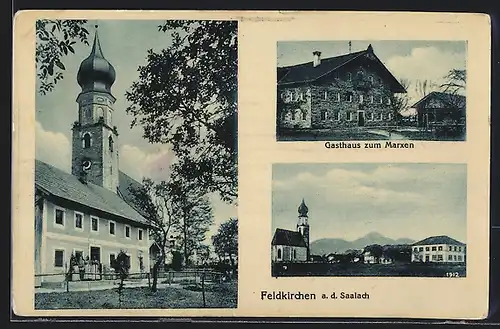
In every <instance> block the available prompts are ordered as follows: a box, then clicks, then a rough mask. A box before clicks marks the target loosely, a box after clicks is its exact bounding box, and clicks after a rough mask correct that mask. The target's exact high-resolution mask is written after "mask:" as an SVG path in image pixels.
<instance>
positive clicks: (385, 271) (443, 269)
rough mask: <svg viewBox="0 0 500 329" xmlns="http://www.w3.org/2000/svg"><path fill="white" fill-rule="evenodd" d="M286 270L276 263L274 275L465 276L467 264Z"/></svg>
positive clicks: (355, 265)
mask: <svg viewBox="0 0 500 329" xmlns="http://www.w3.org/2000/svg"><path fill="white" fill-rule="evenodd" d="M286 266H287V269H286V271H279V269H280V267H282V264H274V266H273V271H274V272H273V276H393V277H446V275H447V274H446V273H457V274H458V275H457V276H458V277H465V275H466V268H465V265H457V264H437V263H427V264H424V263H394V264H358V263H349V264H340V263H336V264H330V263H312V264H311V263H302V264H301V263H295V264H286ZM278 271H279V272H278Z"/></svg>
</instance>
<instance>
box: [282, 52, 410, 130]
mask: <svg viewBox="0 0 500 329" xmlns="http://www.w3.org/2000/svg"><path fill="white" fill-rule="evenodd" d="M277 92H278V95H277V128H278V131H279V130H280V129H292V130H294V129H324V128H328V129H339V130H343V129H349V128H355V127H389V126H394V125H395V124H396V121H395V120H396V117H395V110H394V104H395V100H394V99H395V98H394V97H395V96H394V95H395V94H396V93H406V90H405V88H404V87H403V86H402V85H401V83H400V82H399V81H398V80H397V79H396V78H395V77H394V76H393V75H392V73H391V72H390V71H389V70H388V69H387V67H386V66H385V65H384V64H383V63H382V61H380V59H379V58H378V57H377V56H376V55H375V53H374V51H373V48H372V46H371V45H369V46H368V48H367V49H366V50H363V51H358V52H353V53H349V54H345V55H341V56H336V57H330V58H324V59H323V58H321V52H319V51H315V52H313V58H312V61H310V62H307V63H302V64H297V65H291V66H284V67H278V69H277Z"/></svg>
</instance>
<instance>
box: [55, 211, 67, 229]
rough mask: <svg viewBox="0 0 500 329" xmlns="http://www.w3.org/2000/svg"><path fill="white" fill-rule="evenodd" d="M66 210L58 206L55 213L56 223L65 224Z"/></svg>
mask: <svg viewBox="0 0 500 329" xmlns="http://www.w3.org/2000/svg"><path fill="white" fill-rule="evenodd" d="M65 214H66V213H65V211H64V209H61V208H56V213H55V223H56V225H59V226H64V217H65Z"/></svg>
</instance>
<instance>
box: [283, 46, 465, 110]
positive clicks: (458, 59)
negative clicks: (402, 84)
mask: <svg viewBox="0 0 500 329" xmlns="http://www.w3.org/2000/svg"><path fill="white" fill-rule="evenodd" d="M369 44H371V45H372V47H373V51H374V53H375V55H377V57H378V58H379V59H380V60H381V61H382V62H383V63H384V64H385V65H386V67H387V68H388V69H389V70H390V71H391V73H392V74H393V75H394V76H395V77H396V78H397V79H398V80H400V79H408V80H409V81H410V82H411V85H410V87H409V88H408V95H409V97H410V99H411V101H410V105H411V104H414V103H415V102H416V101H418V100H419V98H420V97H419V96H418V94H417V92H416V91H415V85H416V83H415V81H417V80H421V81H423V80H430V81H433V82H435V83H436V84H438V85H439V84H442V83H443V77H444V76H445V75H446V74H447V73H448V72H449V71H450V70H451V69H465V68H466V58H467V56H466V52H467V44H466V42H465V41H399V40H398V41H388V40H385V41H373V40H370V41H360V40H352V52H356V51H361V50H365V49H366V48H368V45H369ZM277 47H278V49H277V55H278V66H286V65H293V64H299V63H305V62H309V61H312V58H313V55H312V52H313V51H315V50H319V51H321V57H322V58H328V57H333V56H339V55H343V54H347V53H349V40H345V41H293V42H288V41H286V42H278V46H277Z"/></svg>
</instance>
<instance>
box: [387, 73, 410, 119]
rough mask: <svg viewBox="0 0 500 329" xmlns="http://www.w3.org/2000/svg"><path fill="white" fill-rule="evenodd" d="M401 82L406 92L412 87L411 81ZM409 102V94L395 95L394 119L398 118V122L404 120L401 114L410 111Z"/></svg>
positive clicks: (404, 80)
mask: <svg viewBox="0 0 500 329" xmlns="http://www.w3.org/2000/svg"><path fill="white" fill-rule="evenodd" d="M399 82H400V84H401V86H403V88H404V89H405V90H408V88H409V87H410V80H408V79H401V80H400V81H399ZM409 100H410V99H409V96H408V94H407V93H399V94H396V95H394V97H393V100H392V103H391V104H392V109H393V112H394V117H395V118H396V122H400V121H401V118H402V114H401V113H402V112H404V111H406V110H407V109H408V103H409Z"/></svg>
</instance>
